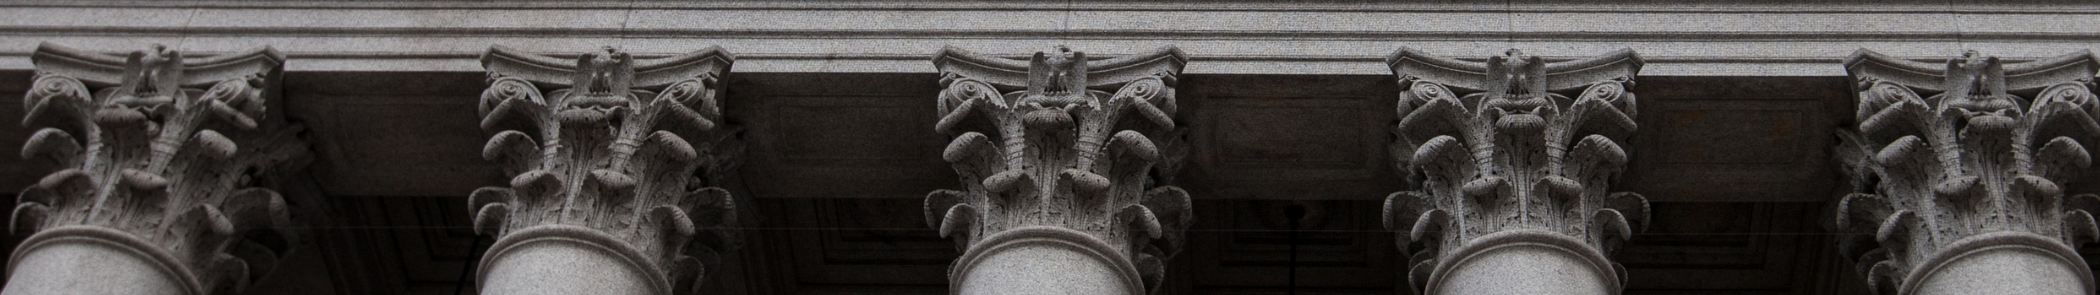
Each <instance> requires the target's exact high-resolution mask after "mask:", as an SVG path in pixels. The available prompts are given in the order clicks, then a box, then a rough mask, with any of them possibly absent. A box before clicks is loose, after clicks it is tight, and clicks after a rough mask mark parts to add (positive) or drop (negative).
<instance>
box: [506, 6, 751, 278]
mask: <svg viewBox="0 0 2100 295" xmlns="http://www.w3.org/2000/svg"><path fill="white" fill-rule="evenodd" d="M733 60H734V58H733V57H731V56H730V55H729V54H728V53H725V52H723V51H722V50H721V48H715V47H711V48H707V49H703V50H700V51H694V52H691V53H687V54H682V55H676V56H670V57H664V58H657V59H645V60H637V59H635V58H634V57H632V56H630V55H628V54H627V53H626V52H622V51H620V50H615V49H612V48H610V47H608V48H605V49H604V50H602V51H594V52H587V53H583V54H580V55H576V56H575V57H573V58H564V57H555V56H547V55H538V54H531V53H524V52H518V51H516V50H511V49H509V48H505V47H502V46H496V47H493V48H490V49H489V51H488V53H487V54H484V55H482V58H481V64H482V67H483V68H485V69H487V70H488V73H489V88H488V89H487V90H486V91H483V92H482V95H481V103H480V113H481V118H482V120H481V127H482V129H485V130H490V131H495V132H496V135H495V136H493V137H491V138H489V141H488V144H487V145H485V146H484V147H483V150H482V156H483V157H484V158H486V159H488V160H489V161H494V162H496V163H497V164H498V165H499V166H501V167H502V168H503V171H504V173H505V174H506V175H510V176H512V178H511V181H510V184H509V185H508V186H501V187H493V186H492V187H483V188H481V189H479V190H475V191H474V193H473V195H471V196H470V197H469V201H468V202H469V203H468V204H469V206H471V208H469V209H470V210H472V211H473V212H475V214H474V229H475V231H476V232H477V233H481V234H488V235H494V236H496V243H495V244H494V245H493V246H491V247H490V249H489V251H488V254H486V255H484V257H483V259H482V260H481V265H480V266H479V268H478V271H477V280H476V282H477V283H478V284H481V285H480V286H481V289H482V290H484V291H490V290H497V291H491V292H500V291H501V290H512V289H534V290H538V291H539V292H555V293H559V292H561V290H569V289H560V288H583V289H574V290H569V291H575V292H615V291H617V290H637V292H642V293H650V294H673V293H680V292H688V291H691V289H692V288H695V287H697V286H699V285H700V284H699V282H700V280H701V279H702V278H703V275H704V274H705V273H706V272H707V268H708V267H716V266H719V265H718V264H717V263H718V261H719V259H720V255H721V253H722V252H726V251H730V250H731V249H732V248H733V247H735V245H736V244H737V243H738V239H737V236H736V234H735V232H734V229H733V228H734V227H735V225H734V224H735V222H736V217H735V211H736V210H735V206H734V204H733V201H732V199H731V198H730V195H729V192H728V191H726V190H723V189H721V188H719V187H715V186H719V185H721V184H720V183H719V182H721V180H720V179H721V178H720V177H719V176H721V175H724V174H726V173H729V171H727V170H729V169H730V167H731V166H733V165H734V161H736V158H737V154H738V153H740V151H741V148H740V145H738V143H737V142H735V141H734V140H733V138H734V137H735V133H736V131H735V130H733V129H731V128H728V127H727V126H723V125H722V123H721V122H722V115H721V108H720V106H719V105H718V103H719V102H718V99H719V97H718V94H719V93H720V90H721V80H720V77H722V75H723V74H726V73H727V72H728V71H729V67H730V64H731V62H732V61H733ZM543 91H544V92H543ZM542 93H545V94H542ZM531 247H541V248H538V249H533V248H531ZM549 253H552V254H549ZM513 258H515V259H523V260H525V261H521V262H508V260H509V259H513ZM544 259H556V260H544ZM564 259H566V260H564ZM572 260H584V261H591V262H592V263H603V264H591V263H584V264H587V265H615V266H618V267H616V268H619V269H591V270H571V271H570V272H571V274H574V273H573V272H591V273H590V274H588V275H585V276H568V277H567V278H557V277H549V276H546V275H549V274H550V273H546V272H537V271H541V270H544V269H541V268H544V265H539V266H535V265H534V264H543V263H555V262H556V261H572ZM578 267H582V266H578ZM622 272H631V273H633V274H635V276H622V279H626V280H630V281H623V282H612V281H604V280H597V281H587V282H580V281H575V280H573V279H575V278H583V277H595V276H597V275H603V274H607V273H622ZM492 281H496V282H499V283H491V282H492ZM509 283H518V284H523V285H510V284H509ZM499 285H500V286H499ZM586 285H588V286H586ZM550 286H551V287H550ZM542 287H544V288H542ZM586 287H590V288H586ZM557 289H560V290H557ZM549 294H554V293H549Z"/></svg>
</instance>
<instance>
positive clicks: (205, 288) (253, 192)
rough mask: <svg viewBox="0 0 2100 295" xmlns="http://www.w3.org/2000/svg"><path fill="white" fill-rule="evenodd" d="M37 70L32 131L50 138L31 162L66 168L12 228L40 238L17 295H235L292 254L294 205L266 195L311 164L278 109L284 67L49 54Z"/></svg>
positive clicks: (23, 260) (38, 60)
mask: <svg viewBox="0 0 2100 295" xmlns="http://www.w3.org/2000/svg"><path fill="white" fill-rule="evenodd" d="M30 59H31V61H32V62H34V63H35V64H36V81H35V82H34V84H33V85H32V86H31V88H30V90H29V94H28V95H25V96H24V99H23V104H24V106H25V107H26V108H27V109H28V113H27V114H25V115H24V116H23V117H22V124H23V125H24V126H27V127H31V128H37V127H41V128H42V129H40V130H37V131H36V133H35V135H32V136H30V138H29V141H28V143H27V144H25V145H23V146H22V156H23V157H24V158H30V159H41V160H46V161H49V162H50V163H51V164H53V165H54V166H57V167H58V168H59V170H58V172H53V173H51V174H50V175H48V176H45V177H44V178H43V180H42V181H39V182H38V183H36V184H34V185H31V186H30V187H29V188H26V189H24V190H22V193H21V195H20V204H17V205H16V206H15V210H14V214H13V216H12V217H11V219H10V221H11V225H10V226H11V229H12V231H13V232H14V233H15V234H16V235H29V238H28V239H27V240H25V241H23V242H22V245H21V246H20V247H18V248H16V249H15V251H14V255H13V259H10V260H8V272H9V273H10V274H12V278H13V279H11V280H10V282H13V283H11V284H9V285H8V287H7V289H6V292H4V293H6V294H54V293H94V292H98V291H97V290H101V291H99V292H107V293H110V294H118V293H125V292H132V291H137V292H149V293H158V294H231V293H237V292H239V291H240V290H241V289H242V288H243V287H245V286H246V285H248V283H249V282H250V281H251V280H253V279H255V278H258V277H261V276H262V275H264V274H266V273H268V272H269V271H270V270H271V269H272V268H273V267H274V266H275V265H276V261H277V258H278V255H280V254H279V253H284V251H286V250H288V249H285V247H286V245H288V244H289V242H290V240H291V239H294V238H296V234H295V233H292V232H289V231H286V230H284V228H283V227H286V226H289V225H290V224H289V223H290V216H288V212H287V211H286V206H285V201H284V198H282V197H280V196H279V195H278V194H277V192H276V191H272V190H270V189H268V188H264V187H268V186H274V185H275V184H276V182H277V181H278V180H279V179H281V178H283V177H286V176H287V175H285V174H287V173H289V172H293V171H297V170H299V169H301V168H302V167H303V166H304V165H305V163H306V161H305V160H306V157H307V148H306V143H305V142H304V141H303V140H300V139H299V138H298V135H297V134H298V132H299V131H300V129H301V127H299V126H294V125H290V124H289V123H286V122H285V121H284V120H283V118H281V116H279V115H273V114H278V113H281V111H273V110H269V109H268V108H269V106H273V105H278V103H277V102H274V100H276V99H277V91H276V90H277V85H278V83H279V81H280V79H279V77H280V72H281V68H280V65H282V64H283V62H284V56H283V55H280V54H278V53H277V51H275V50H272V49H270V48H269V47H263V48H257V49H254V50H250V51H246V52H239V53H231V54H221V55H212V56H205V57H201V58H189V59H185V58H184V56H183V54H182V53H181V52H177V51H173V50H169V49H167V48H164V47H161V46H159V45H155V46H154V48H152V49H149V50H142V51H134V52H132V53H131V54H130V55H128V56H118V55H105V54H101V53H94V52H87V51H80V50H75V49H70V48H65V47H60V46H56V45H52V44H43V45H41V46H38V47H37V51H36V53H35V54H34V55H32V56H31V57H30ZM83 259H87V260H83ZM83 261H88V262H83ZM83 279H86V280H87V281H83ZM138 286H150V287H146V288H151V289H144V290H140V289H127V288H136V287H138ZM141 294H143V293H141Z"/></svg>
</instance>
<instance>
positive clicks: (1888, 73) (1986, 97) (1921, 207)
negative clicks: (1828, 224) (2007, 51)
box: [1834, 49, 2100, 294]
mask: <svg viewBox="0 0 2100 295" xmlns="http://www.w3.org/2000/svg"><path fill="white" fill-rule="evenodd" d="M1845 69H1846V70H1847V72H1848V73H1849V74H1850V75H1851V78H1852V79H1853V81H1854V82H1856V84H1853V89H1854V90H1856V91H1858V93H1859V97H1858V101H1857V102H1858V104H1859V109H1858V110H1859V113H1858V122H1859V123H1858V125H1857V126H1854V127H1852V128H1847V129H1846V130H1841V131H1839V135H1840V138H1841V139H1842V140H1843V141H1842V143H1841V145H1840V146H1839V147H1838V153H1837V155H1838V157H1839V162H1840V163H1844V164H1845V165H1844V167H1845V168H1846V170H1845V172H1846V173H1847V174H1848V175H1849V176H1851V179H1850V180H1851V181H1852V183H1853V184H1854V186H1853V189H1854V193H1853V194H1850V195H1846V196H1844V197H1843V199H1841V200H1840V201H1839V204H1838V211H1837V216H1836V219H1835V220H1834V222H1835V223H1836V227H1837V228H1838V229H1840V230H1842V231H1843V232H1845V233H1848V234H1850V235H1848V236H1847V238H1846V239H1842V240H1841V241H1840V246H1841V248H1842V251H1844V254H1845V255H1847V256H1848V257H1851V258H1853V259H1856V262H1857V264H1856V265H1857V267H1858V271H1859V272H1860V274H1861V275H1863V276H1865V277H1866V278H1867V283H1868V285H1869V286H1871V287H1872V288H1873V289H1875V290H1876V291H1878V292H1880V293H1881V294H2093V292H2094V290H2093V274H2092V271H2091V270H2090V268H2087V266H2086V264H2085V260H2084V259H2081V258H2079V257H2078V253H2077V252H2076V251H2074V250H2073V249H2074V248H2076V246H2077V245H2079V244H2082V243H2088V242H2093V241H2094V239H2095V238H2096V237H2100V230H2096V229H2095V226H2094V223H2093V216H2092V212H2094V210H2095V209H2100V197H2095V196H2094V195H2092V194H2076V195H2071V194H2070V193H2069V192H2066V190H2067V189H2070V188H2072V187H2071V186H2070V185H2071V182H2072V181H2074V180H2077V179H2080V177H2090V176H2081V173H2084V172H2086V171H2087V169H2088V168H2090V167H2091V166H2092V157H2093V156H2092V154H2091V153H2090V152H2088V151H2087V150H2086V147H2087V146H2092V145H2093V144H2094V141H2095V140H2100V125H2095V124H2094V123H2093V118H2094V117H2096V116H2100V102H2095V101H2094V99H2095V98H2094V94H2093V91H2092V88H2091V87H2092V86H2093V76H2094V73H2095V71H2100V60H2096V59H2095V58H2094V56H2093V55H2092V54H2091V53H2089V52H2083V51H2081V52H2078V53H2074V54H2070V55H2064V56H2059V57H2055V58H2049V59H2043V60H2038V61H2031V62H2023V63H2006V62H2003V61H2000V60H1998V58H1996V57H1985V56H1982V55H1980V54H1978V53H1977V52H1975V51H1970V52H1968V53H1966V54H1963V55H1962V57H1960V58H1955V59H1951V60H1948V61H1947V63H1946V64H1945V65H1938V64H1931V63H1924V62H1914V61H1909V60H1903V59H1896V58H1891V57H1888V56H1884V55H1881V54H1879V53H1875V52H1873V51H1868V50H1864V49H1862V50H1860V51H1859V52H1858V53H1854V54H1853V55H1852V57H1851V58H1848V59H1846V60H1845ZM1923 94H1931V96H1925V95H1923ZM2067 195H2068V196H2069V197H2068V198H2067V197H2066V196H2067Z"/></svg>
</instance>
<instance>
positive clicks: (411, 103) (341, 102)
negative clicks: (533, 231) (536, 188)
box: [284, 73, 508, 196]
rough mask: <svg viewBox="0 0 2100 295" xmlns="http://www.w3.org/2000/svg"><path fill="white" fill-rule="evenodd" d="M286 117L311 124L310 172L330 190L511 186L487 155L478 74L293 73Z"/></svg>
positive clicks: (403, 191) (392, 192)
mask: <svg viewBox="0 0 2100 295" xmlns="http://www.w3.org/2000/svg"><path fill="white" fill-rule="evenodd" d="M286 76H287V77H286V82H285V84H286V85H285V88H286V90H285V92H284V96H285V101H286V108H287V109H288V110H287V112H286V116H288V117H290V118H289V119H291V120H292V121H294V122H301V123H304V124H306V126H307V128H308V134H309V136H308V138H309V139H310V140H312V141H313V142H312V146H313V149H314V157H315V158H316V160H317V161H314V164H313V166H311V167H309V168H308V169H310V171H312V173H314V174H315V175H316V177H317V178H319V179H320V183H321V186H322V188H323V189H324V190H326V191H328V193H329V194H330V195H356V196H466V195H467V194H468V193H471V192H473V191H474V189H475V188H479V187H482V186H488V185H501V184H505V183H508V179H505V178H504V177H503V175H501V171H498V169H497V168H496V167H495V165H494V164H492V163H489V162H488V160H485V159H482V157H481V147H482V146H483V144H484V143H486V142H487V140H488V137H489V135H490V134H493V133H492V132H488V131H483V130H481V127H480V126H481V119H480V116H479V113H478V111H477V110H476V106H475V104H476V100H477V99H478V98H479V97H480V92H481V88H482V87H486V84H484V83H483V82H482V80H484V79H486V77H485V75H483V74H480V73H417V74H404V73H326V74H323V73H298V74H287V75H286Z"/></svg>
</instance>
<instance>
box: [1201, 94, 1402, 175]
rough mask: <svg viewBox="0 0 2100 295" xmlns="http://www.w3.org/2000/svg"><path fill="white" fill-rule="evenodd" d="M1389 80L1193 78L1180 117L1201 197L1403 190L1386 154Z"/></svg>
mask: <svg viewBox="0 0 2100 295" xmlns="http://www.w3.org/2000/svg"><path fill="white" fill-rule="evenodd" d="M1390 79H1391V78H1390V77H1379V76H1340V77H1308V76H1290V75H1191V76H1189V77H1185V78H1183V82H1182V83H1181V87H1182V88H1181V91H1182V92H1181V93H1180V95H1179V98H1180V100H1179V101H1180V103H1181V111H1180V117H1181V121H1182V122H1185V123H1183V125H1184V126H1186V128H1189V129H1190V133H1189V135H1188V137H1187V138H1188V141H1189V142H1190V144H1189V146H1190V148H1191V150H1190V154H1189V158H1188V162H1187V166H1186V167H1188V169H1185V171H1186V172H1183V173H1182V176H1181V178H1180V179H1182V180H1183V183H1182V184H1183V187H1184V188H1188V189H1189V190H1190V192H1191V193H1192V195H1193V196H1194V197H1196V198H1220V199H1305V200H1314V199H1326V200H1370V199H1379V198H1382V197H1384V196H1385V195H1386V194H1389V193H1392V192H1393V190H1397V189H1399V187H1400V185H1399V184H1400V181H1401V179H1400V178H1399V177H1398V176H1395V174H1394V173H1393V168H1392V167H1393V165H1392V162H1391V160H1390V159H1388V158H1389V156H1387V155H1386V154H1387V152H1386V146H1387V145H1388V144H1390V143H1391V142H1392V135H1391V131H1390V130H1392V128H1393V127H1392V125H1393V124H1394V123H1395V122H1396V119H1395V116H1396V114H1394V113H1393V105H1392V104H1393V103H1395V97H1396V96H1395V95H1396V94H1395V93H1396V92H1395V91H1397V90H1394V89H1393V86H1392V84H1393V82H1392V81H1390Z"/></svg>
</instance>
